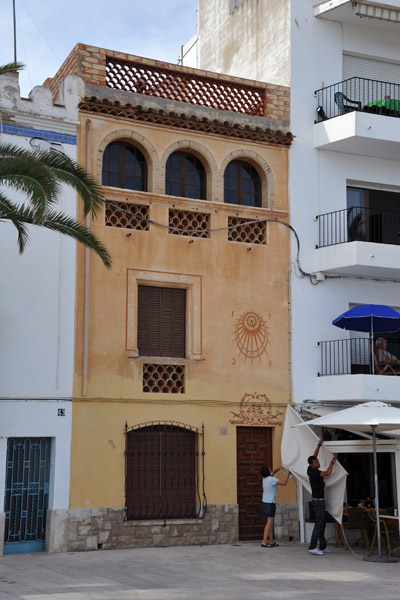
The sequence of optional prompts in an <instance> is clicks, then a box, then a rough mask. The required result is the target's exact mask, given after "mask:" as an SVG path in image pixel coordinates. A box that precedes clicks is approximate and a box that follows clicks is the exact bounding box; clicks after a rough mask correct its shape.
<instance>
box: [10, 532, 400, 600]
mask: <svg viewBox="0 0 400 600" xmlns="http://www.w3.org/2000/svg"><path fill="white" fill-rule="evenodd" d="M361 556H362V551H361V550H357V555H354V554H351V553H350V552H346V551H345V550H344V549H343V548H339V549H336V548H332V554H326V555H324V556H314V555H312V554H309V552H308V551H307V547H306V546H305V545H303V544H295V543H293V544H289V543H287V544H284V543H282V544H281V545H280V546H279V547H277V548H261V546H260V544H259V543H256V542H247V543H243V544H239V545H230V546H228V545H226V546H202V547H199V546H192V547H172V548H142V549H134V550H107V551H106V550H103V551H101V550H100V551H97V552H79V553H78V552H77V553H64V554H45V553H37V554H20V555H8V556H3V557H1V558H0V599H1V600H14V599H15V598H18V599H21V600H22V599H23V600H41V599H44V600H50V599H51V600H130V599H134V598H140V599H141V600H197V599H198V600H200V599H201V600H204V599H207V600H220V599H221V598H227V599H229V600H256V599H257V600H260V599H262V598H268V600H278V599H279V600H283V599H284V600H291V599H296V600H297V599H302V598H304V599H307V600H313V599H315V600H317V599H318V600H321V599H323V600H336V599H337V600H339V599H340V600H345V599H346V600H349V599H352V598H354V599H357V600H358V599H359V598H362V599H363V600H376V598H379V599H380V600H381V599H383V600H392V599H393V600H398V598H399V594H400V592H399V587H400V562H399V563H397V564H377V563H368V562H364V561H362V560H361Z"/></svg>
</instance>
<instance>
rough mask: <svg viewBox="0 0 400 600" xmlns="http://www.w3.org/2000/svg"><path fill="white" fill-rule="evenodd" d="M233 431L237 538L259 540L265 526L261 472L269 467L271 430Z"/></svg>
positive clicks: (243, 428)
mask: <svg viewBox="0 0 400 600" xmlns="http://www.w3.org/2000/svg"><path fill="white" fill-rule="evenodd" d="M236 431H237V433H236V444H237V493H238V505H239V538H240V539H241V540H254V539H260V538H261V537H262V534H263V530H264V525H265V517H264V516H263V514H262V510H261V499H262V477H261V475H260V469H261V467H262V466H263V465H268V466H272V443H271V440H272V435H271V428H270V427H238V428H237V430H236Z"/></svg>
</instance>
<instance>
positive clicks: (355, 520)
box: [342, 507, 369, 550]
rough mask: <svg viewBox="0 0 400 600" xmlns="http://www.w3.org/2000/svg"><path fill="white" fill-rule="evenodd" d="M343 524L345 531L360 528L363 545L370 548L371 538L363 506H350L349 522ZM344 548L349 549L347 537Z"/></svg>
mask: <svg viewBox="0 0 400 600" xmlns="http://www.w3.org/2000/svg"><path fill="white" fill-rule="evenodd" d="M342 525H343V529H344V530H345V531H346V530H348V529H353V530H358V531H359V532H360V541H361V547H362V548H368V546H369V539H368V530H367V517H366V512H365V510H364V509H363V508H357V507H355V508H349V509H348V519H347V522H343V523H342ZM364 542H365V545H364ZM344 548H345V550H348V548H349V545H348V543H347V539H346V537H345V539H344Z"/></svg>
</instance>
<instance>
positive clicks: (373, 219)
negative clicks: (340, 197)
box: [317, 206, 400, 248]
mask: <svg viewBox="0 0 400 600" xmlns="http://www.w3.org/2000/svg"><path fill="white" fill-rule="evenodd" d="M317 220H318V248H323V247H325V246H333V245H335V244H345V243H346V242H372V243H374V244H394V245H396V246H399V245H400V211H395V210H376V209H372V208H364V207H359V206H352V207H351V208H345V209H343V210H336V211H335V212H331V213H325V214H323V215H318V216H317Z"/></svg>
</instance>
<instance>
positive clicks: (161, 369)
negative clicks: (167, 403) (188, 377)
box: [143, 364, 185, 394]
mask: <svg viewBox="0 0 400 600" xmlns="http://www.w3.org/2000/svg"><path fill="white" fill-rule="evenodd" d="M143 391H144V392H152V393H153V394H157V393H160V394H161V393H163V394H183V393H184V392H185V366H184V365H154V364H152V365H149V364H144V365H143Z"/></svg>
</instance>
